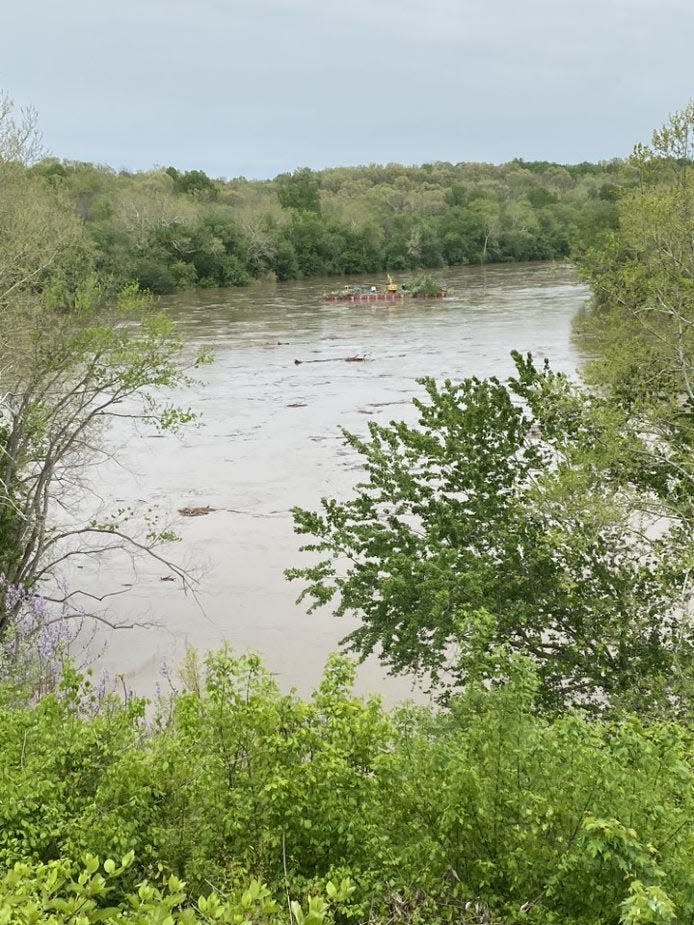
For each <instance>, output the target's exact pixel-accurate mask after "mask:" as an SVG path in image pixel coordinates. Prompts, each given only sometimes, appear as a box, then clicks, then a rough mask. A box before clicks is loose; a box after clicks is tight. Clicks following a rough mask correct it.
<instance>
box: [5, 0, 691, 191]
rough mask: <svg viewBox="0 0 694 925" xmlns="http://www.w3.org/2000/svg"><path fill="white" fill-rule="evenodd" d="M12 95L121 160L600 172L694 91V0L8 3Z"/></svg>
mask: <svg viewBox="0 0 694 925" xmlns="http://www.w3.org/2000/svg"><path fill="white" fill-rule="evenodd" d="M0 88H4V89H5V90H7V91H8V92H9V94H10V95H11V96H12V97H13V98H14V100H15V101H16V102H17V103H20V104H32V105H33V106H34V107H35V108H36V109H37V110H38V112H39V116H40V123H41V127H42V129H43V134H44V140H45V143H46V146H47V148H48V149H49V150H50V151H51V153H53V154H55V155H57V156H59V157H63V158H68V159H75V160H85V161H93V162H98V163H104V164H110V165H111V166H112V167H115V168H117V169H121V168H127V169H130V170H141V169H149V168H151V167H153V166H155V165H169V164H173V165H175V166H177V167H179V168H181V169H192V168H199V169H201V170H204V171H205V172H207V173H208V174H210V175H212V176H215V177H216V176H224V177H234V176H239V175H243V176H246V177H248V178H259V177H272V176H275V175H276V174H278V173H280V172H282V171H285V170H293V169H294V168H296V167H300V166H309V167H313V168H316V169H318V168H322V167H327V166H337V165H356V164H368V163H374V162H375V163H387V162H390V161H397V162H400V163H405V164H419V163H423V162H426V161H436V160H444V161H452V162H454V163H456V162H459V161H488V162H492V163H503V162H505V161H508V160H511V159H512V158H514V157H523V158H526V159H543V160H553V161H559V162H563V163H575V162H577V161H582V160H590V161H596V160H602V159H608V158H611V157H623V156H625V155H627V154H628V153H629V152H630V150H631V148H632V147H633V145H634V144H635V143H636V142H637V141H647V140H648V138H649V137H650V133H651V130H652V129H653V128H655V127H657V126H659V125H661V124H662V122H664V121H665V119H666V118H667V116H668V115H669V114H670V113H671V112H673V111H675V110H677V109H680V108H681V107H683V106H684V105H685V104H686V103H687V101H688V100H689V99H690V98H691V97H693V96H694V3H693V2H692V0H486V2H485V0H370V2H369V0H118V2H117V3H114V2H109V0H60V2H59V0H22V2H14V0H0Z"/></svg>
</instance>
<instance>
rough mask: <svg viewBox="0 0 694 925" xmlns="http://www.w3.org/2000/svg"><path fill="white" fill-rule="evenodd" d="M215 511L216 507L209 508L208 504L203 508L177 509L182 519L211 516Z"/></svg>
mask: <svg viewBox="0 0 694 925" xmlns="http://www.w3.org/2000/svg"><path fill="white" fill-rule="evenodd" d="M216 510H217V508H216V507H210V506H209V504H208V505H206V506H205V507H181V508H179V509H178V513H179V514H182V515H183V516H184V517H203V516H204V515H205V514H211V513H212V512H213V511H216Z"/></svg>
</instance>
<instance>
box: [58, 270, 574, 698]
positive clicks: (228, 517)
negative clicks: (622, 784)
mask: <svg viewBox="0 0 694 925" xmlns="http://www.w3.org/2000/svg"><path fill="white" fill-rule="evenodd" d="M438 275H439V277H440V279H441V280H442V281H443V282H445V283H447V284H448V285H449V286H450V287H452V289H453V294H452V296H451V297H450V298H449V299H446V300H445V301H435V302H420V301H411V302H404V303H401V304H400V303H396V304H390V303H366V304H364V303H361V304H359V303H357V304H349V305H345V304H340V303H328V304H324V303H323V302H322V300H321V294H322V292H323V291H324V290H325V289H328V288H332V287H333V286H334V280H330V281H325V280H324V281H315V280H312V281H309V282H298V283H282V284H269V283H263V284H257V285H254V286H252V287H250V288H249V289H246V290H208V291H203V292H196V293H192V294H191V293H186V294H185V295H180V296H176V297H173V298H171V299H168V300H165V303H164V304H165V307H166V308H167V310H168V311H169V312H170V313H171V316H172V317H173V318H174V319H175V321H176V323H177V325H178V327H179V330H180V333H181V335H182V336H183V338H184V339H185V341H186V342H187V343H189V344H190V347H191V351H193V350H197V349H199V348H200V347H201V346H206V347H210V348H212V350H213V351H214V356H215V362H214V364H213V365H212V366H210V367H207V368H205V369H204V370H203V371H202V373H201V378H202V379H204V382H205V387H204V388H200V387H196V388H194V389H191V390H189V391H188V393H187V394H183V395H181V396H180V400H181V402H182V403H184V404H187V405H191V406H192V407H193V408H194V409H195V410H196V411H197V412H198V413H199V414H200V416H201V424H200V427H198V428H191V429H189V430H187V431H186V432H185V433H184V435H183V436H182V437H181V438H174V437H169V436H165V437H162V436H157V435H154V434H152V433H150V432H148V431H146V430H145V429H143V428H142V427H132V428H131V427H130V425H125V424H123V425H121V426H120V427H119V428H117V429H115V430H114V431H113V432H112V433H111V435H110V438H109V439H110V441H111V443H112V446H113V447H114V448H115V450H116V452H115V458H114V459H112V460H111V461H109V462H108V463H106V464H102V465H100V466H99V469H98V471H96V472H93V473H92V478H93V484H94V486H95V487H96V488H97V489H98V495H99V498H100V499H101V501H100V502H99V504H100V507H101V509H102V510H110V509H112V508H113V507H115V506H118V505H121V504H123V503H134V504H137V505H139V506H140V507H142V506H143V505H144V506H146V507H153V508H156V509H157V510H158V512H159V514H160V515H161V518H162V521H163V522H164V523H170V524H171V525H172V526H173V528H174V529H175V530H176V532H177V533H178V534H179V535H180V536H181V542H180V543H178V544H177V545H175V546H173V547H171V548H170V549H169V550H167V555H170V556H171V557H172V558H175V560H176V561H177V562H178V563H180V564H182V565H184V566H186V567H188V568H190V569H193V570H194V571H195V573H196V575H197V576H198V578H199V580H200V585H199V603H198V604H196V602H195V601H194V600H192V599H191V598H190V597H186V596H185V595H184V594H183V592H182V591H181V589H180V587H179V585H178V583H177V582H170V581H162V579H163V578H165V577H166V570H165V568H163V567H162V566H160V565H158V564H157V563H154V562H152V561H147V560H143V561H140V562H137V563H136V568H135V576H134V577H133V571H132V567H131V563H130V562H129V561H125V560H124V559H123V560H120V559H115V560H109V561H104V560H102V561H101V562H94V563H91V564H88V565H87V566H85V567H84V568H83V569H82V570H81V571H80V572H79V573H76V574H77V575H78V576H79V581H80V584H81V586H82V587H88V588H90V589H92V590H97V589H99V590H100V591H104V590H111V589H125V588H126V586H130V585H132V587H130V588H129V589H128V592H127V594H125V595H123V596H119V597H115V598H112V599H110V603H109V605H108V615H109V616H110V618H111V619H114V620H128V621H130V620H137V621H139V622H148V623H150V624H152V625H151V626H149V627H143V628H138V629H135V630H129V631H123V630H121V631H119V632H107V631H104V632H105V633H107V635H106V637H105V639H106V650H105V654H104V656H103V657H102V666H103V667H105V668H106V670H108V671H110V672H112V673H115V672H123V671H124V672H125V673H126V676H127V678H128V681H129V683H130V684H131V685H132V686H133V687H134V688H135V689H136V690H138V691H141V692H143V693H149V692H151V691H152V690H153V688H154V685H155V682H156V679H157V676H158V673H159V669H160V665H161V663H162V661H166V662H167V663H169V664H171V663H172V662H176V661H178V660H179V659H180V657H181V655H182V654H183V652H184V650H185V647H186V646H187V645H194V646H196V647H197V648H199V649H202V650H206V649H209V648H214V647H216V646H218V645H220V644H221V643H222V641H223V640H228V641H229V642H230V643H231V644H232V645H233V646H234V647H235V648H236V649H238V650H240V651H246V650H249V649H250V650H254V651H258V652H260V653H261V654H262V655H263V657H264V659H265V661H266V664H267V665H268V666H269V667H270V669H271V670H272V671H273V672H275V673H276V674H277V676H278V678H279V680H280V682H281V684H282V686H283V687H285V688H288V687H290V686H296V687H297V688H298V689H299V690H300V691H301V692H302V693H304V692H308V691H309V690H310V689H312V687H313V686H314V685H315V683H316V681H317V679H318V678H319V677H320V673H321V669H322V666H323V664H324V661H325V657H326V655H327V654H328V653H329V652H330V651H332V650H334V649H336V648H337V643H338V640H339V639H340V638H341V637H342V636H343V635H345V634H346V633H347V632H349V630H350V629H351V628H352V627H353V626H354V622H353V621H351V620H349V619H347V618H342V620H339V621H338V620H334V619H331V618H330V615H329V612H328V610H327V609H325V610H323V611H322V612H319V613H318V614H314V615H313V616H310V617H309V616H307V615H306V614H305V612H304V611H303V609H302V608H300V607H297V606H296V605H295V603H294V601H295V598H296V595H297V593H298V587H297V586H296V585H294V584H291V585H290V584H289V583H288V582H286V581H285V579H284V578H283V570H284V569H285V568H287V567H288V566H291V565H294V564H297V563H299V562H301V561H302V556H301V554H300V553H299V552H298V546H299V543H298V540H297V538H296V537H295V536H294V534H293V531H292V522H291V516H290V514H289V509H290V508H291V507H292V506H293V505H300V506H304V507H315V506H316V505H317V503H318V501H319V499H320V497H321V496H323V495H336V496H343V497H344V496H346V495H347V494H348V493H349V490H350V486H351V485H353V484H354V482H355V480H356V479H357V477H358V473H357V471H356V468H357V462H356V459H355V457H354V455H353V454H352V452H351V451H348V450H347V449H346V448H345V447H343V446H342V444H341V438H340V433H339V428H340V427H345V428H347V429H348V430H352V431H355V432H358V433H364V432H365V430H366V427H367V422H368V421H370V420H377V421H380V422H386V421H389V420H392V419H393V418H407V419H410V420H411V419H412V417H413V415H412V408H411V405H410V401H409V400H410V398H411V397H412V396H413V395H414V394H416V393H417V392H418V389H419V387H418V386H417V384H416V381H415V380H416V379H417V377H420V376H425V375H429V376H435V377H438V378H443V377H449V378H452V379H458V378H462V377H464V376H468V375H472V374H474V375H478V376H486V375H491V374H494V375H499V376H504V375H506V374H508V373H509V372H510V371H511V370H512V363H511V360H510V357H509V351H510V350H512V349H517V350H520V351H522V352H526V351H532V353H534V354H535V355H536V356H537V357H538V358H544V357H549V358H550V360H551V362H552V365H553V366H554V367H555V368H557V369H563V370H566V371H571V370H573V369H575V368H576V365H577V363H578V357H577V355H576V352H575V349H574V347H573V346H572V343H571V339H570V325H571V319H572V316H573V315H574V313H575V312H576V311H577V310H578V309H579V307H580V306H581V305H582V303H583V302H584V301H585V298H586V295H587V292H586V290H585V288H584V287H582V286H581V285H579V284H578V283H577V282H576V279H575V276H574V274H573V272H572V270H571V269H570V268H568V267H564V266H554V265H551V266H549V265H522V266H516V265H506V266H499V267H490V268H484V269H482V268H464V269H458V270H451V271H446V272H443V271H442V272H441V273H440V274H438ZM376 282H378V283H380V282H381V281H380V280H377V281H376ZM353 356H360V357H361V356H363V357H365V360H364V362H345V360H344V358H345V357H353ZM297 360H299V361H301V362H300V363H297V362H296V361H297ZM206 506H209V507H212V508H214V509H215V510H214V511H213V512H212V513H209V514H208V515H206V516H199V517H184V516H182V515H181V514H180V513H179V511H180V509H182V508H187V507H188V508H191V507H206ZM70 580H72V576H71V579H70ZM359 686H360V689H361V690H366V689H369V690H379V691H381V692H383V693H384V695H385V696H386V697H387V698H388V699H391V700H392V699H395V698H399V697H403V696H407V695H408V694H409V693H410V690H411V687H410V684H409V682H407V680H405V679H397V680H396V679H385V678H384V672H383V669H381V668H380V666H379V665H378V664H377V663H375V662H370V663H367V664H366V665H364V666H362V669H361V671H360V680H359Z"/></svg>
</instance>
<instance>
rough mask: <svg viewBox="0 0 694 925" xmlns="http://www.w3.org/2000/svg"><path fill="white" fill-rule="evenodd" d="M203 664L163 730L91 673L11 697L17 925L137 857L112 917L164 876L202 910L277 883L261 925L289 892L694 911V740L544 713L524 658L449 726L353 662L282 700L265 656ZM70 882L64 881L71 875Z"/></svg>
mask: <svg viewBox="0 0 694 925" xmlns="http://www.w3.org/2000/svg"><path fill="white" fill-rule="evenodd" d="M191 665H192V663H190V664H189V666H188V670H187V677H188V686H187V689H185V690H183V691H182V692H180V693H178V694H176V695H174V696H173V697H172V699H171V701H170V702H169V703H168V704H166V703H163V704H162V705H161V707H160V713H159V717H158V719H157V720H156V721H155V722H154V723H153V724H152V723H150V724H149V725H148V724H147V723H146V722H145V720H144V717H143V706H142V704H141V703H139V702H136V701H131V702H130V703H128V704H124V703H121V702H119V701H118V700H116V699H109V700H107V701H102V702H101V703H100V705H98V704H97V703H95V701H94V698H93V696H92V697H91V698H90V696H89V691H87V696H86V699H85V696H84V694H85V692H84V688H82V689H80V687H79V685H78V682H77V680H76V679H73V680H72V681H71V682H70V681H68V682H66V684H65V685H64V686H63V690H62V693H61V694H59V695H58V696H50V697H45V698H44V699H42V700H41V701H40V702H38V703H37V704H36V705H34V706H27V705H22V704H17V703H13V702H12V701H11V699H8V698H7V697H6V698H5V700H4V702H3V704H2V707H0V786H1V787H2V794H3V799H2V803H1V804H0V865H1V866H2V867H4V868H5V869H6V870H8V871H10V872H9V874H8V876H7V879H6V880H5V881H4V883H0V910H1V911H0V916H2V915H3V914H4V915H5V918H4V919H2V918H0V921H5V922H15V921H16V922H18V923H19V922H22V923H23V922H24V921H25V919H22V918H21V917H17V918H14V919H13V918H8V917H7V916H8V913H7V910H8V909H11V908H12V907H13V906H12V904H13V901H14V903H15V906H16V899H14V900H13V897H16V896H17V891H22V890H24V891H27V892H28V893H29V895H33V896H37V897H39V899H40V898H41V897H42V896H45V893H46V891H45V888H44V887H42V886H41V884H42V883H45V881H46V879H47V878H48V877H50V876H53V874H51V871H55V869H56V868H54V867H49V868H46V867H44V866H42V865H51V864H53V862H55V861H56V860H59V859H60V858H67V859H71V862H78V863H79V859H80V858H86V860H85V861H84V863H85V864H86V865H87V870H88V876H87V877H86V881H87V882H90V881H89V877H93V876H94V875H96V874H97V870H96V863H97V862H96V861H94V860H93V859H90V858H89V857H87V856H88V855H92V856H98V857H100V858H102V859H103V858H107V857H113V858H118V859H120V858H122V857H124V856H125V857H126V866H125V869H124V870H122V871H118V876H117V877H114V878H109V879H108V887H109V889H110V893H109V895H108V896H107V897H106V896H102V895H101V894H100V893H99V892H98V890H97V891H96V892H95V893H93V899H94V901H95V903H96V905H97V906H101V905H106V906H108V907H115V906H117V905H118V904H119V903H130V904H131V905H132V906H133V907H134V909H137V908H138V906H137V903H138V902H139V901H142V898H143V896H144V897H145V898H146V897H147V896H149V897H150V900H151V901H152V903H153V905H154V904H156V903H159V902H161V904H162V907H163V906H164V904H165V901H164V900H160V899H157V897H156V895H155V894H154V893H149V892H147V890H148V889H149V890H154V889H155V888H158V887H156V884H157V883H161V880H162V877H163V879H164V883H165V884H166V883H168V884H169V886H168V889H167V888H165V889H164V893H166V892H167V891H170V892H173V893H174V894H175V893H181V892H182V890H180V889H179V885H178V884H177V883H176V881H175V880H173V881H172V880H170V879H169V878H170V877H172V876H173V877H174V878H180V879H182V880H185V881H186V882H187V892H188V894H189V895H191V896H193V897H196V896H199V895H201V894H205V895H206V894H209V892H210V889H211V888H213V887H214V888H217V889H218V890H219V892H220V895H221V896H222V897H225V898H227V899H228V901H229V902H230V904H235V903H238V902H239V899H238V898H239V896H240V895H241V893H242V892H243V890H244V889H246V888H247V887H248V884H249V881H250V880H252V879H253V878H257V879H260V880H262V881H263V882H264V883H266V884H267V888H268V891H269V892H268V894H267V896H266V898H265V902H266V903H267V904H268V914H267V917H266V918H264V917H263V915H262V914H259V913H258V912H257V911H256V912H255V913H254V914H253V915H252V916H251V914H250V913H249V914H248V917H249V919H250V920H252V921H258V922H264V921H272V922H274V921H275V918H274V917H273V915H272V914H270V913H271V912H272V909H277V908H278V907H281V906H283V905H284V904H285V897H286V893H287V891H288V892H289V894H290V896H292V897H298V898H301V897H305V896H306V894H307V893H318V894H321V893H322V894H323V895H327V896H328V897H330V896H331V894H332V895H335V896H337V895H338V894H339V897H340V902H339V911H338V913H337V914H338V916H339V917H340V920H341V921H345V920H346V919H349V920H354V921H365V920H367V919H370V920H371V921H384V922H385V921H397V922H449V921H450V922H460V921H465V922H484V921H494V922H527V923H534V922H538V923H540V922H541V923H562V925H567V923H586V925H587V923H590V925H595V923H617V922H634V923H636V922H667V921H671V920H676V921H680V922H685V921H690V920H691V918H692V916H693V915H694V866H693V864H692V857H694V852H693V851H692V848H693V847H694V842H693V832H692V819H693V818H694V805H693V802H692V801H693V799H694V791H692V787H691V761H692V749H693V747H694V740H693V739H692V735H691V732H689V731H687V730H686V729H685V728H683V727H677V726H674V725H671V724H668V723H659V724H656V725H653V726H650V727H646V726H644V725H643V724H642V723H641V722H640V721H639V720H637V719H634V718H629V719H626V720H625V721H623V722H622V723H621V724H619V725H616V724H611V723H605V722H597V721H596V722H592V723H588V722H586V721H585V720H584V719H583V718H582V717H581V716H580V715H579V714H572V713H568V714H566V715H564V716H562V717H560V718H557V719H555V720H551V721H549V720H546V719H542V718H541V717H539V716H538V715H536V714H535V712H534V710H533V706H534V703H535V690H536V680H535V679H534V676H533V674H532V672H531V671H530V670H529V669H528V668H527V667H525V666H524V664H523V663H522V662H516V663H515V668H514V678H513V681H512V683H510V684H507V685H505V686H502V687H499V688H493V689H491V690H485V689H484V688H483V687H481V686H478V685H476V684H472V685H471V686H470V687H469V688H468V690H467V692H466V693H465V694H464V695H463V696H461V697H458V698H456V699H455V700H453V701H452V703H451V705H450V707H449V709H447V710H446V711H445V712H442V713H437V712H432V711H431V710H429V709H424V708H415V707H410V706H405V707H401V708H400V709H398V710H396V711H395V713H393V714H388V713H386V712H384V710H383V708H382V707H381V705H380V703H379V701H378V700H375V699H372V700H368V701H363V700H359V699H355V698H354V697H353V695H352V694H351V691H350V686H351V681H352V674H353V668H352V667H350V665H349V664H348V663H347V662H346V661H344V660H342V659H333V660H332V661H331V662H330V663H329V664H328V667H327V669H326V674H325V678H324V680H323V682H322V684H321V685H320V687H319V689H318V690H317V691H316V693H315V694H314V696H313V698H312V699H311V700H308V701H304V700H301V699H298V698H297V697H295V696H292V695H282V694H280V693H279V691H278V689H277V687H276V686H275V684H274V683H273V682H272V681H271V680H270V679H269V676H268V675H267V674H266V673H265V672H264V670H263V669H262V668H261V666H260V665H259V663H258V661H257V659H255V658H252V657H246V658H242V659H234V658H231V657H230V655H229V653H227V652H221V653H219V654H217V655H215V656H212V657H211V658H210V659H209V660H208V661H207V664H206V667H205V669H204V671H201V670H200V669H196V668H195V667H194V666H193V667H191ZM97 706H98V709H97ZM131 853H132V854H131ZM17 863H19V864H20V865H27V866H20V867H18V868H15V869H14V871H13V865H15V864H17ZM119 866H120V862H118V864H115V865H114V864H109V865H108V867H107V871H106V872H108V871H109V870H111V872H112V873H113V872H114V871H113V868H114V867H115V868H118V867H119ZM57 869H58V874H57V875H56V876H57V878H58V879H57V881H56V880H55V878H54V880H53V883H54V885H55V884H56V883H58V884H63V883H65V881H69V880H70V875H68V873H66V872H65V869H64V866H63V865H62V864H61V865H59V866H58V868H57ZM73 870H74V868H73ZM99 876H103V873H102V874H100V875H99ZM346 878H350V880H351V883H352V884H353V887H354V890H353V891H352V889H351V888H350V886H349V883H348V882H347V880H346ZM144 879H149V881H150V883H151V884H152V886H151V887H149V888H142V887H139V886H138V885H139V884H140V883H141V882H142V881H143V880H144ZM329 880H330V881H331V884H330V885H328V881H329ZM335 885H337V886H335ZM255 889H258V887H257V886H256V887H255ZM49 893H50V891H49ZM19 895H20V896H21V895H26V894H24V893H22V892H20V893H19ZM71 895H72V897H73V898H74V896H75V894H74V893H72V894H71V893H70V892H69V890H68V891H67V892H66V894H65V898H66V899H67V900H68V901H69V899H70V896H71ZM76 895H78V896H79V895H80V893H79V892H77V894H76ZM263 895H265V894H263ZM128 896H133V897H134V899H133V900H128V898H127V897H128ZM138 897H139V898H138ZM182 901H183V897H182V896H179V898H178V899H177V900H175V903H176V904H178V903H179V902H182ZM273 903H274V905H272V904H273ZM249 905H250V903H249ZM253 905H254V906H255V903H254V904H253ZM66 908H69V907H66ZM157 908H158V906H157ZM129 914H130V915H131V916H132V917H133V920H134V921H147V922H150V921H160V920H163V915H162V919H158V918H146V917H145V916H144V915H141V917H140V918H137V917H135V912H134V911H133V909H132V908H131V911H130V913H129ZM196 914H197V913H196ZM67 919H68V917H67V915H66V916H65V920H66V921H67ZM200 919H201V920H202V921H205V918H204V916H203V915H201V916H200ZM94 920H95V919H93V918H92V919H87V921H94ZM190 920H191V921H195V919H192V918H191V919H190ZM222 920H223V921H226V919H222ZM56 921H58V922H62V921H63V919H61V918H57V919H56ZM235 921H241V919H238V920H235Z"/></svg>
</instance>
